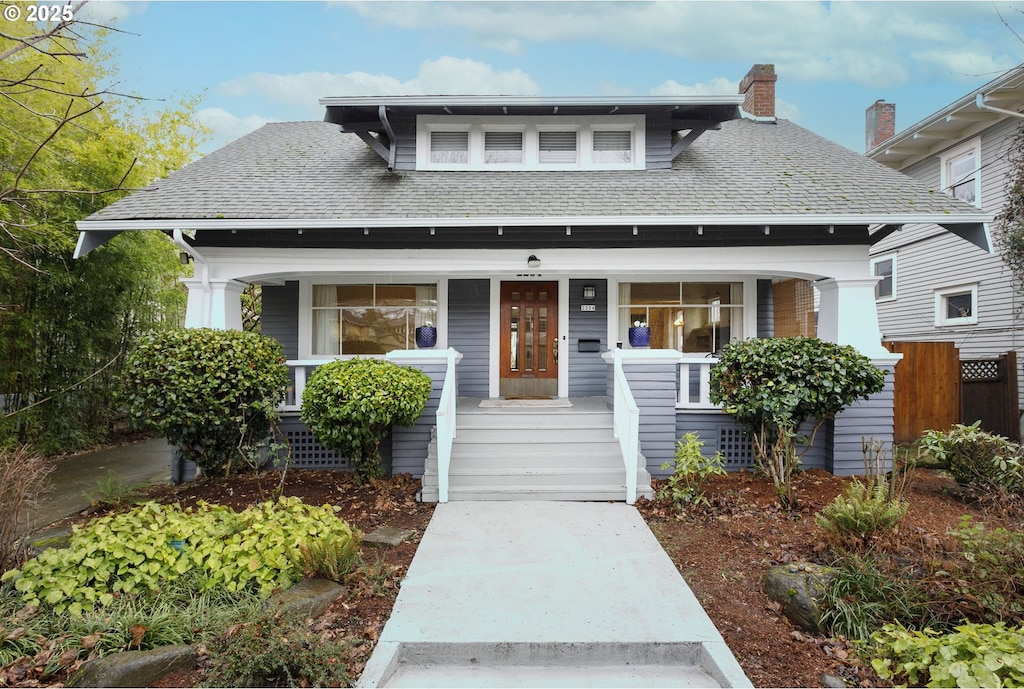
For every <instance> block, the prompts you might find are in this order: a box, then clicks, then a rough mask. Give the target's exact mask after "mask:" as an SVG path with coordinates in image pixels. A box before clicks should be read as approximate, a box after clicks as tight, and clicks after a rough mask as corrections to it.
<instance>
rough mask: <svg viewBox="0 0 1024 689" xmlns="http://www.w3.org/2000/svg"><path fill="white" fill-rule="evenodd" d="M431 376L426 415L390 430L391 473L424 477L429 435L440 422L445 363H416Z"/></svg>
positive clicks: (424, 412) (424, 411)
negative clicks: (439, 407) (411, 422)
mask: <svg viewBox="0 0 1024 689" xmlns="http://www.w3.org/2000/svg"><path fill="white" fill-rule="evenodd" d="M416 368H419V369H420V370H422V371H423V372H424V373H426V374H427V375H428V376H430V379H431V381H432V383H431V386H430V398H429V399H428V400H427V406H426V408H425V409H424V410H423V414H422V415H420V418H419V419H417V420H416V423H415V424H413V425H412V426H409V427H405V426H397V425H396V426H394V427H393V428H392V431H391V473H393V474H412V475H413V476H415V477H416V478H419V477H421V476H423V467H424V465H425V464H426V461H427V446H428V445H429V444H430V434H431V430H432V429H433V427H434V425H435V424H436V423H437V405H438V402H439V401H440V399H441V387H442V386H443V385H444V374H445V368H446V366H445V364H424V365H422V366H417V367H416Z"/></svg>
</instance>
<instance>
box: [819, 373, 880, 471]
mask: <svg viewBox="0 0 1024 689" xmlns="http://www.w3.org/2000/svg"><path fill="white" fill-rule="evenodd" d="M884 370H885V371H886V376H885V387H884V388H883V389H882V391H881V392H880V393H878V394H877V395H873V396H871V397H870V398H869V399H867V400H860V401H858V402H856V403H855V404H853V405H852V406H850V407H849V408H848V409H846V410H845V411H843V412H841V413H840V414H839V415H838V416H836V418H835V420H834V421H832V422H831V423H829V424H828V426H827V429H826V434H825V435H826V445H825V446H826V450H827V451H826V454H825V469H827V470H828V471H831V472H832V473H833V474H835V475H837V476H852V475H855V474H863V473H864V452H863V448H862V445H861V443H862V442H863V441H864V440H871V439H874V440H875V441H877V442H881V443H884V444H885V446H886V448H891V447H892V439H893V416H892V415H893V367H891V366H886V367H884Z"/></svg>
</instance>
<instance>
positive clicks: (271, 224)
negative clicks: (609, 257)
mask: <svg viewBox="0 0 1024 689" xmlns="http://www.w3.org/2000/svg"><path fill="white" fill-rule="evenodd" d="M994 219H995V216H994V215H993V214H991V213H893V214H886V213H879V214H871V215H865V214H853V215H809V214H799V215H797V214H794V215H676V216H652V215H622V216H586V215H584V216H537V217H532V216H509V217H501V216H494V217H464V216H462V217H453V218H437V217H435V218H309V219H302V218H266V219H258V218H244V219H230V218H216V219H193V220H189V219H177V220H79V221H78V222H77V223H76V225H77V227H78V230H79V231H81V232H93V231H103V232H124V231H129V230H174V229H178V228H187V229H190V230H318V229H324V230H327V229H343V228H381V227H389V228H397V227H409V228H411V227H478V226H484V227H491V226H498V225H501V226H504V227H536V226H547V225H551V226H563V227H564V226H566V225H570V226H571V225H577V226H580V227H587V226H590V227H593V226H616V225H644V226H648V227H655V226H665V225H770V226H772V227H778V226H781V225H878V224H893V225H906V224H911V223H915V224H918V223H920V224H939V223H942V224H943V225H956V224H969V223H980V222H992V221H993V220H994Z"/></svg>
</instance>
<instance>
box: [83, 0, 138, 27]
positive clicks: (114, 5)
mask: <svg viewBox="0 0 1024 689" xmlns="http://www.w3.org/2000/svg"><path fill="white" fill-rule="evenodd" d="M148 4H149V3H148V2H140V1H138V0H89V2H88V3H86V5H85V7H83V8H82V9H80V10H79V11H78V13H77V14H76V16H75V18H76V19H81V20H82V21H87V22H92V23H95V24H102V25H108V24H110V23H111V22H113V21H114V20H115V19H124V18H125V17H127V16H128V15H130V14H142V13H143V12H145V11H146V9H147V5H148Z"/></svg>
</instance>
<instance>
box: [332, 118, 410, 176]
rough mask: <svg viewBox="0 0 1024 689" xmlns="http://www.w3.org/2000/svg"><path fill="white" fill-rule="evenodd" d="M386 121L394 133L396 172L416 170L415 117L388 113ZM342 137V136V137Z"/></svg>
mask: <svg viewBox="0 0 1024 689" xmlns="http://www.w3.org/2000/svg"><path fill="white" fill-rule="evenodd" d="M388 117H389V119H388V121H389V122H390V124H391V130H392V131H393V132H394V133H395V139H396V145H397V149H396V150H395V169H396V170H415V169H416V117H415V115H394V114H390V113H389V116H388ZM343 136H344V135H343Z"/></svg>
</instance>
